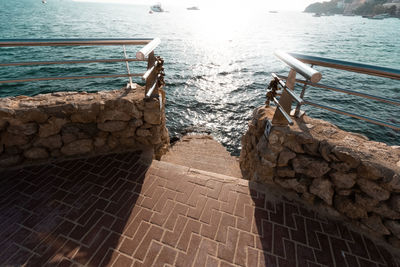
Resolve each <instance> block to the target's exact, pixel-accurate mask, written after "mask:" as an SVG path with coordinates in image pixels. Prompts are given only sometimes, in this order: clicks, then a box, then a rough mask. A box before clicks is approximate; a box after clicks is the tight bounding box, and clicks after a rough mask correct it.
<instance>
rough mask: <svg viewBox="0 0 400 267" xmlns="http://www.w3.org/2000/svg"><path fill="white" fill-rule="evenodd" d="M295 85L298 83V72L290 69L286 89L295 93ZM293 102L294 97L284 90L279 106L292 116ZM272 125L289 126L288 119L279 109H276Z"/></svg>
mask: <svg viewBox="0 0 400 267" xmlns="http://www.w3.org/2000/svg"><path fill="white" fill-rule="evenodd" d="M295 83H296V71H295V70H294V69H290V72H289V76H288V79H287V80H286V87H287V88H288V89H289V90H292V91H293V90H294V85H295ZM292 101H293V97H292V96H291V95H290V94H289V93H288V92H286V90H283V92H282V96H281V97H280V99H279V104H280V106H281V107H282V108H283V110H284V111H285V112H286V113H287V114H290V110H291V108H292ZM272 124H283V125H287V124H288V121H287V119H286V118H285V116H284V114H282V112H281V111H280V110H279V109H276V111H275V114H274V117H273V118H272Z"/></svg>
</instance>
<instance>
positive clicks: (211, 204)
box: [200, 199, 220, 224]
mask: <svg viewBox="0 0 400 267" xmlns="http://www.w3.org/2000/svg"><path fill="white" fill-rule="evenodd" d="M219 206H220V202H219V201H218V200H215V199H207V202H206V205H205V207H204V210H203V213H202V214H201V216H200V221H201V222H202V223H206V224H209V223H210V222H211V216H212V211H213V210H216V211H218V210H219Z"/></svg>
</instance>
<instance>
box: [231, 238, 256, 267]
mask: <svg viewBox="0 0 400 267" xmlns="http://www.w3.org/2000/svg"><path fill="white" fill-rule="evenodd" d="M249 247H250V248H254V236H253V235H252V234H249V233H245V232H240V233H239V241H238V245H237V248H236V252H235V259H234V263H235V264H239V265H241V266H246V264H247V256H248V255H247V251H248V248H249Z"/></svg>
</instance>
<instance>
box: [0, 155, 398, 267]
mask: <svg viewBox="0 0 400 267" xmlns="http://www.w3.org/2000/svg"><path fill="white" fill-rule="evenodd" d="M143 155H144V156H143ZM143 155H141V154H140V153H138V152H131V153H124V154H114V155H108V156H101V157H96V158H90V159H81V160H70V161H64V162H59V163H54V164H49V165H42V166H35V167H26V168H23V169H19V170H14V171H8V172H2V173H1V178H0V196H1V198H0V266H21V265H24V264H25V266H46V265H47V266H184V267H187V266H221V267H222V266H310V267H311V266H341V267H342V266H343V267H344V266H399V265H398V264H397V265H396V263H395V259H394V257H393V255H392V254H391V253H390V252H389V251H388V250H387V249H386V248H385V247H383V246H381V245H377V243H375V242H374V241H372V240H371V239H369V238H368V237H366V236H365V235H363V234H359V233H357V232H355V231H352V230H351V229H350V228H348V227H346V226H344V225H343V224H341V223H340V222H335V221H331V220H327V219H326V218H324V217H323V216H321V215H319V214H316V213H315V212H313V211H311V210H308V209H306V208H304V207H303V206H302V205H300V204H297V203H296V202H293V201H289V200H287V199H285V198H283V197H281V198H275V197H272V196H271V195H270V194H268V193H267V194H266V192H268V191H267V190H266V188H265V187H264V186H262V185H258V184H250V185H249V182H248V181H245V180H242V179H236V178H232V177H228V176H223V175H219V174H215V173H208V172H204V171H198V170H194V169H190V168H188V167H183V166H178V165H174V164H171V163H167V162H159V161H154V162H153V163H151V162H150V160H149V154H148V153H144V154H143ZM150 156H151V155H150ZM150 163H151V165H150ZM249 187H250V188H251V189H249Z"/></svg>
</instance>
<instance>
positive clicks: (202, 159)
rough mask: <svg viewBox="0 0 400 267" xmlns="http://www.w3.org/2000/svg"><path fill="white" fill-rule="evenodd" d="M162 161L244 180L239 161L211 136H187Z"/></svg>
mask: <svg viewBox="0 0 400 267" xmlns="http://www.w3.org/2000/svg"><path fill="white" fill-rule="evenodd" d="M161 161H164V162H170V163H174V164H178V165H182V166H186V167H190V168H194V169H199V170H203V171H208V172H214V173H218V174H223V175H227V176H232V177H237V178H242V173H241V171H240V166H239V159H238V158H237V157H234V156H231V155H230V153H229V152H228V151H227V150H226V149H225V148H224V147H223V146H222V145H221V144H220V143H218V142H217V141H215V140H214V139H213V138H212V136H210V135H186V136H184V137H183V138H182V139H181V140H179V141H178V142H177V143H175V144H174V146H173V147H172V148H171V149H170V150H169V151H168V153H167V154H165V155H164V156H163V157H162V158H161Z"/></svg>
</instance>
